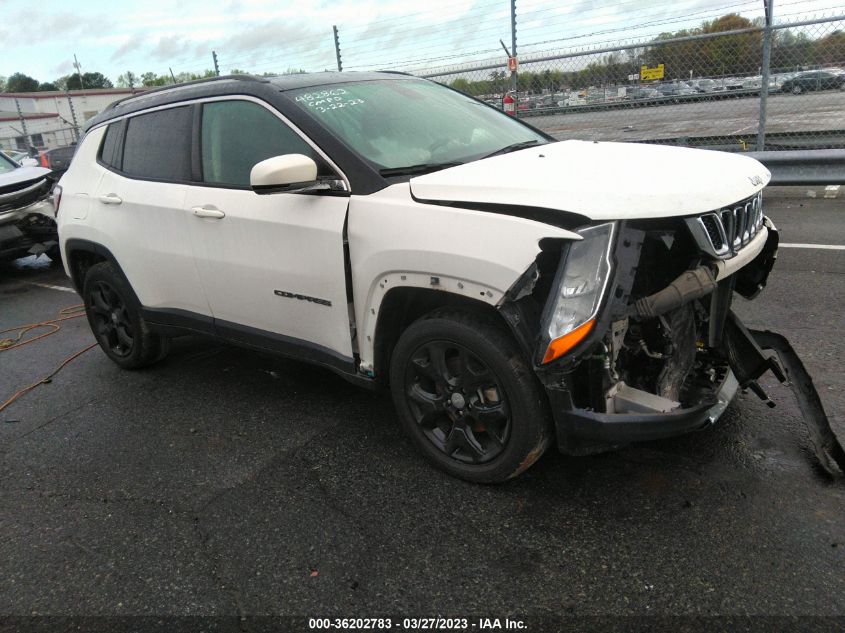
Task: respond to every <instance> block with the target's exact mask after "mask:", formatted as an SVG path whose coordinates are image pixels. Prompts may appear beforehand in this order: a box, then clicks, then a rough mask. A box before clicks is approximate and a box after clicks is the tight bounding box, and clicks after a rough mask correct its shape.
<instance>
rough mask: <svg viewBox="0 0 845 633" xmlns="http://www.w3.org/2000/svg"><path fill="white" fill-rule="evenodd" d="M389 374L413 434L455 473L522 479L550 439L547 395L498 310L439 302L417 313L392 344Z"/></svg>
mask: <svg viewBox="0 0 845 633" xmlns="http://www.w3.org/2000/svg"><path fill="white" fill-rule="evenodd" d="M389 379H390V390H391V392H392V395H393V403H394V404H395V406H396V411H397V413H398V414H399V423H400V425H401V426H402V428H403V429H404V430H405V432H406V433H407V434H408V437H409V438H410V439H411V441H412V442H413V443H414V445H415V446H416V447H417V449H418V450H419V451H420V452H421V453H422V454H423V455H424V456H425V457H426V458H427V459H428V460H429V461H431V462H432V463H433V464H435V465H436V466H437V467H438V468H440V469H441V470H443V471H445V472H447V473H449V474H450V475H453V476H455V477H460V478H461V479H466V480H467V481H473V482H477V483H498V482H502V481H505V480H507V479H510V478H512V477H516V476H517V475H519V474H520V473H522V472H523V471H525V470H526V469H528V468H529V467H530V466H531V465H532V464H534V463H535V462H536V461H537V460H538V459H539V458H540V456H541V455H542V454H543V452H544V451H545V450H546V448H547V447H548V445H549V444H550V442H551V439H552V435H553V431H552V423H551V422H552V421H551V415H550V411H549V404H548V398H547V397H546V395H545V393H544V392H543V389H542V386H541V385H540V383H539V381H538V380H537V377H536V375H535V374H534V372H533V370H532V368H531V363H530V361H529V360H528V359H527V358H526V357H525V355H524V354H523V352H522V350H521V349H520V347H519V344H518V343H517V342H516V340H515V339H514V337H513V336H512V335H511V334H510V332H509V331H508V329H507V326H506V325H505V324H504V323H502V322H500V321H498V316H497V315H495V314H484V313H482V312H480V311H479V310H473V309H460V308H440V309H438V310H434V311H433V312H431V313H429V314H427V315H425V316H423V317H421V318H419V319H417V320H416V321H414V322H413V323H412V324H411V325H409V326H408V327H407V328H406V329H405V330H404V331H403V332H402V334H401V336H400V337H399V340H398V341H397V342H396V345H395V346H394V348H393V351H392V354H391V357H390V371H389Z"/></svg>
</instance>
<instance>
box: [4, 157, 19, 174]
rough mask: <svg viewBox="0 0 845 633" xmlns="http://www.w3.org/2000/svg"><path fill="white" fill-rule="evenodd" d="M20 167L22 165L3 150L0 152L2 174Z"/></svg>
mask: <svg viewBox="0 0 845 633" xmlns="http://www.w3.org/2000/svg"><path fill="white" fill-rule="evenodd" d="M18 167H20V165H18V164H17V163H16V162H14V161H13V160H12V159H11V158H9V157H8V156H6V155H5V154H4V153H3V152H0V174H5V173H6V172H8V171H12V170H14V169H17V168H18Z"/></svg>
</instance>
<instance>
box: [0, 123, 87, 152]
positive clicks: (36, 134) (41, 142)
mask: <svg viewBox="0 0 845 633" xmlns="http://www.w3.org/2000/svg"><path fill="white" fill-rule="evenodd" d="M16 127H17V128H19V127H20V126H19V125H18V126H16ZM30 128H32V129H28V130H27V134H26V135H24V134H23V133H22V132H20V133H18V132H13V133H12V134H11V135H4V136H0V149H7V150H14V151H19V152H27V151H31V150H32V149H37V150H40V149H50V148H54V147H66V146H68V145H73V144H74V143H76V141H77V130H76V128H74V127H67V126H62V127H57V126H55V125H49V126H46V127H45V126H33V125H30Z"/></svg>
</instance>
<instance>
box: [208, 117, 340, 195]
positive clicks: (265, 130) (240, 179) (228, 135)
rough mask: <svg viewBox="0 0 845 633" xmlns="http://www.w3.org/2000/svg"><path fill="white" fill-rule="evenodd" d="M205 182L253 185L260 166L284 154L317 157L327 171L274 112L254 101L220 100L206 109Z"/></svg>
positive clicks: (309, 148) (313, 153)
mask: <svg viewBox="0 0 845 633" xmlns="http://www.w3.org/2000/svg"><path fill="white" fill-rule="evenodd" d="M201 143H202V146H201V153H202V174H203V181H205V182H207V183H213V184H220V185H234V186H241V187H248V186H249V172H250V171H251V170H252V168H253V166H255V164H256V163H260V162H261V161H262V160H265V159H267V158H270V157H272V156H280V155H282V154H305V155H306V156H309V157H311V158H313V159H314V160H315V161H316V162H317V165H318V170H319V172H320V173H324V172H325V171H326V168H325V166H321V164H320V163H321V160H320V158H319V157H318V155H317V154H316V152H315V151H314V150H313V149H312V148H311V146H310V145H309V144H308V143H306V142H305V141H304V140H302V138H301V137H300V136H299V135H298V134H297V133H296V132H294V131H293V130H292V129H290V128H289V127H288V126H287V125H285V124H284V122H283V121H282V120H281V119H279V118H278V117H276V116H275V115H274V114H273V113H272V112H270V111H269V110H267V108H264V107H263V106H260V105H258V104H257V103H252V102H250V101H218V102H213V103H206V104H204V105H203V107H202V140H201Z"/></svg>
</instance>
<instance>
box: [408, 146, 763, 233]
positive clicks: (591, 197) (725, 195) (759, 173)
mask: <svg viewBox="0 0 845 633" xmlns="http://www.w3.org/2000/svg"><path fill="white" fill-rule="evenodd" d="M770 178H771V174H770V173H769V171H768V170H767V169H766V168H765V167H764V166H763V165H762V164H760V163H759V162H758V161H756V160H754V159H753V158H749V157H748V156H742V155H741V154H732V153H727V152H714V151H707V150H698V149H689V148H684V147H669V146H664V145H643V144H636V143H604V142H602V143H599V142H590V141H561V142H558V143H550V144H548V145H542V146H540V147H534V148H529V149H524V150H519V151H516V152H512V153H510V154H503V155H501V156H494V157H492V158H485V159H483V160H477V161H474V162H471V163H467V164H466V165H459V166H457V167H452V168H449V169H444V170H441V171H437V172H434V173H431V174H426V175H424V176H418V177H416V178H412V179H411V182H410V186H411V192H412V193H413V195H414V197H415V198H417V199H418V200H420V201H444V202H457V203H461V202H465V203H470V204H471V203H486V204H503V205H515V206H527V207H541V208H546V209H557V210H560V211H569V212H572V213H578V214H580V215H584V216H587V217H588V218H590V219H591V220H624V219H634V218H662V217H670V216H682V215H693V214H697V213H704V212H705V211H713V210H715V209H719V208H721V207H724V206H727V205H729V204H732V203H734V202H738V201H739V200H743V199H745V198H748V197H750V196H752V195H754V194H755V193H756V192H758V191H760V189H762V188H763V187H764V186H765V185H766V183H768V182H769V179H770Z"/></svg>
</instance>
